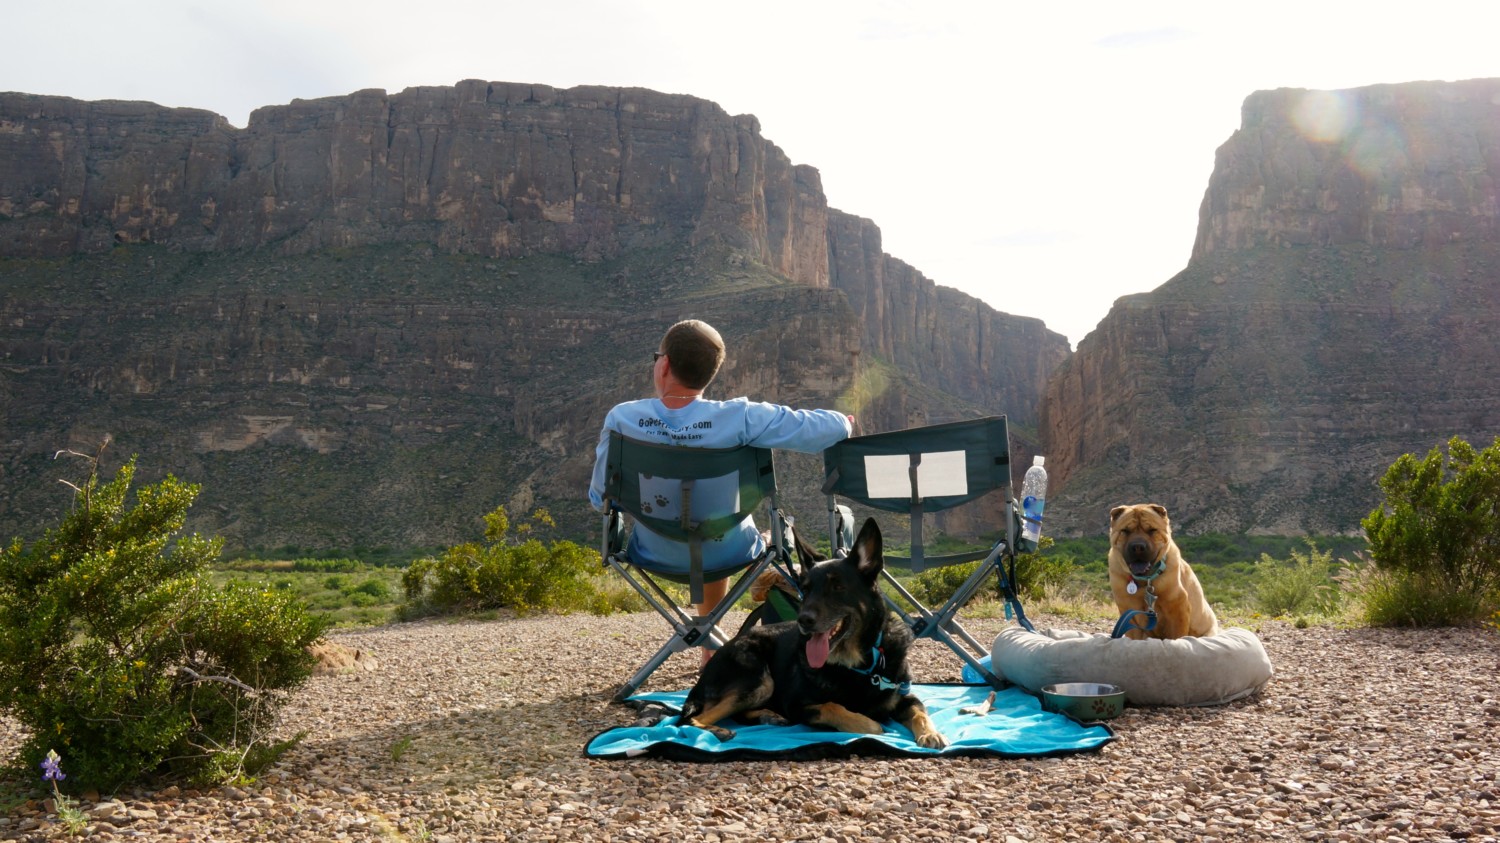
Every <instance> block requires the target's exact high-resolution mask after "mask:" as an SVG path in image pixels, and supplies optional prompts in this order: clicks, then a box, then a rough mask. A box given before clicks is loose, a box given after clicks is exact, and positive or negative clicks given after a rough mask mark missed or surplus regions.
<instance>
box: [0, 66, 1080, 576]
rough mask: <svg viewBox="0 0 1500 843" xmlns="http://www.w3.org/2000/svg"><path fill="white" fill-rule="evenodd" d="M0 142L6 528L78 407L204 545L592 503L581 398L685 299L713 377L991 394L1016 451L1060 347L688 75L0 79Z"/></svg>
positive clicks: (66, 442) (634, 383)
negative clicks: (674, 84)
mask: <svg viewBox="0 0 1500 843" xmlns="http://www.w3.org/2000/svg"><path fill="white" fill-rule="evenodd" d="M0 162H3V163H0V319H3V322H4V324H5V325H6V330H5V331H4V333H3V334H0V364H3V365H0V404H3V407H4V411H5V412H4V420H3V422H0V428H3V435H0V481H3V483H4V487H5V492H4V493H0V530H3V531H5V532H8V533H10V534H21V533H25V532H30V531H32V530H34V529H35V528H36V527H37V526H38V525H42V524H46V523H49V522H50V521H53V520H55V517H56V514H57V513H58V512H59V511H60V510H61V509H62V508H63V507H65V506H66V505H67V500H66V498H65V496H63V495H60V494H59V493H58V490H59V489H60V488H61V487H59V486H58V484H57V483H56V479H57V478H58V477H59V476H71V475H70V474H69V473H68V471H67V470H65V469H64V468H60V467H59V465H58V464H57V463H55V462H53V461H52V460H51V456H52V455H53V453H54V452H55V451H57V449H59V448H62V447H75V448H78V449H80V450H92V447H93V446H94V445H96V444H97V442H98V441H99V438H100V437H102V435H103V434H104V433H110V434H112V435H113V437H114V439H115V443H116V444H115V445H114V446H112V454H113V459H115V460H119V459H124V458H126V457H128V456H129V455H131V454H139V455H140V464H141V474H140V477H141V479H142V480H143V481H144V480H149V479H151V478H152V477H153V476H159V475H160V474H162V473H165V472H168V471H170V472H172V473H175V474H177V475H178V476H181V477H184V478H186V479H189V480H192V481H194V482H199V483H201V484H202V485H203V488H204V491H203V497H202V499H201V500H200V505H199V507H197V508H196V509H195V511H194V518H195V519H196V523H195V524H194V525H193V526H194V528H196V529H200V530H203V531H205V532H215V533H221V534H223V535H225V536H226V537H227V538H229V539H230V542H231V544H232V545H238V546H249V547H261V548H270V547H291V548H306V549H313V548H348V547H355V546H376V545H391V546H406V547H409V546H414V545H430V544H440V543H446V542H453V541H459V540H466V539H469V538H472V537H473V536H474V535H476V534H477V526H476V525H477V524H478V521H477V519H478V517H479V516H480V515H481V514H482V513H484V512H486V511H488V510H489V509H491V508H492V507H493V506H495V505H496V504H500V503H504V504H508V505H510V506H511V507H512V509H513V510H514V509H516V508H529V507H530V506H533V505H548V506H551V507H552V508H553V509H554V511H555V512H559V513H560V514H576V515H577V516H578V517H577V518H575V519H572V520H571V521H570V522H569V523H570V524H572V525H584V524H587V525H589V526H592V524H593V520H592V519H591V518H588V517H587V516H586V514H585V513H584V512H581V511H579V509H580V507H581V497H582V489H583V487H584V484H585V482H586V480H585V478H586V473H587V469H588V466H589V464H590V462H591V459H592V452H593V447H594V442H595V439H596V436H597V426H598V423H599V420H600V419H601V418H602V416H603V412H604V410H605V409H606V408H607V407H608V406H609V405H610V404H612V403H614V402H615V401H618V400H621V399H624V398H627V397H636V396H638V395H640V394H642V393H643V392H644V391H645V390H646V389H647V388H648V385H649V384H648V381H647V368H646V366H645V365H644V364H643V362H642V361H643V360H644V359H645V355H646V353H647V352H649V351H650V350H651V349H652V348H653V347H654V344H655V342H656V340H657V338H658V337H659V335H660V332H661V330H662V329H663V328H664V327H665V326H666V325H667V324H670V322H671V321H674V320H675V319H677V318H681V317H685V316H700V317H703V318H706V319H709V320H710V321H713V322H715V323H716V324H718V325H720V326H721V328H723V329H724V331H725V334H726V337H727V338H728V339H729V340H730V342H731V344H732V347H733V349H734V354H733V356H732V358H731V360H730V361H729V363H728V364H727V366H726V369H725V371H724V373H723V375H722V376H721V382H720V385H719V387H718V388H719V390H720V391H722V393H723V394H737V393H748V394H752V395H756V396H760V397H764V398H766V399H770V400H780V401H785V402H788V403H793V404H800V405H824V406H828V405H834V404H839V405H840V406H849V407H850V408H851V409H856V410H858V411H859V412H860V414H861V417H862V419H863V420H864V422H865V424H866V425H867V429H872V430H879V429H889V428H894V427H900V426H904V425H907V424H920V423H924V422H926V421H931V420H943V419H947V418H957V417H963V416H968V415H973V414H978V413H993V412H1004V413H1007V414H1008V415H1010V417H1011V418H1012V419H1013V420H1014V421H1015V422H1016V423H1017V424H1018V428H1017V447H1018V450H1021V451H1026V452H1029V450H1030V449H1034V442H1035V437H1034V435H1033V433H1032V432H1031V431H1032V430H1033V429H1034V428H1033V426H1034V425H1035V422H1036V419H1037V416H1038V404H1039V402H1040V398H1041V392H1042V385H1043V383H1044V382H1045V380H1046V378H1047V376H1048V375H1049V374H1050V373H1051V371H1052V369H1053V368H1055V367H1056V366H1057V365H1058V364H1060V363H1061V362H1062V361H1063V360H1064V359H1066V357H1067V356H1068V353H1069V351H1068V346H1067V342H1066V340H1065V339H1064V338H1063V337H1062V336H1060V335H1058V334H1056V333H1053V332H1050V331H1048V330H1046V328H1045V326H1044V325H1042V323H1041V322H1040V321H1038V320H1035V319H1028V318H1023V317H1016V316H1011V315H1008V314H1003V313H998V312H996V311H994V310H992V309H991V308H989V307H988V306H986V305H984V304H982V303H980V302H978V301H977V300H974V299H972V298H970V297H968V296H965V295H962V294H959V293H957V292H956V291H953V290H950V289H947V288H944V287H941V286H939V285H937V284H935V283H934V282H933V281H932V280H930V279H927V278H926V277H924V276H923V275H922V274H921V272H920V271H918V270H917V269H915V268H913V267H911V266H909V265H907V264H905V263H904V262H902V261H900V260H899V259H898V258H895V257H893V256H890V255H887V254H885V253H884V252H883V250H882V247H881V240H880V231H879V228H878V226H876V224H875V223H874V222H873V221H871V220H868V219H864V218H861V217H858V216H855V215H852V214H848V213H844V212H841V211H839V210H836V209H832V208H829V207H828V204H827V200H826V198H825V197H824V195H823V192H822V187H821V183H820V180H819V175H818V172H817V170H816V169H815V168H813V167H811V166H806V165H794V164H792V163H791V162H790V161H789V160H788V159H787V157H786V156H785V155H784V154H783V153H782V151H781V150H780V149H778V148H777V147H776V146H775V144H774V143H772V142H771V141H769V140H767V139H766V138H764V137H762V136H761V134H760V130H759V125H758V122H757V121H756V120H755V118H754V117H753V116H748V115H741V116H731V115H728V114H726V113H725V112H724V111H723V110H722V109H720V108H719V107H718V106H717V105H715V104H713V103H711V102H708V101H705V100H701V99H696V98H694V97H689V96H679V95H667V94H660V93H656V92H652V91H645V90H634V89H614V88H600V87H579V88H572V89H566V90H561V89H555V88H551V87H548V86H544V85H528V84H512V83H500V82H482V81H474V80H470V81H465V82H461V83H459V84H457V85H456V86H453V87H438V88H414V89H408V90H406V91H402V92H400V93H395V94H387V93H386V92H384V91H378V90H366V91H359V92H356V93H352V94H349V95H347V96H341V97H331V98H326V99H319V100H311V101H295V102H293V103H291V104H288V105H278V106H268V107H265V108H261V109H258V110H257V111H255V112H254V113H253V114H252V115H251V119H250V121H249V125H248V126H247V127H246V128H244V129H236V128H234V127H231V126H229V125H228V124H227V123H226V122H225V121H224V120H223V119H222V118H220V117H219V116H217V115H215V114H212V113H209V112H206V111H200V110H193V109H169V108H163V107H160V106H157V105H153V104H150V103H136V102H81V101H76V100H70V99H65V98H58V97H44V96H35V95H29V94H20V93H11V94H0ZM791 467H792V469H796V468H797V465H796V463H795V461H793V465H792V466H791ZM797 485H798V486H803V485H808V487H809V488H815V484H814V485H809V484H807V483H805V482H803V483H799V484H797ZM807 497H808V499H809V504H808V505H809V506H812V505H813V504H812V502H811V499H812V498H813V497H814V496H813V495H811V494H809V495H808V496H807ZM966 523H967V524H968V525H969V526H971V527H977V526H979V522H978V521H977V520H975V519H973V518H970V519H968V520H965V519H963V518H959V519H957V520H955V521H954V522H953V526H955V527H958V526H961V525H963V524H966ZM577 529H580V530H581V529H584V528H583V527H577Z"/></svg>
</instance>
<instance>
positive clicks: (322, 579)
mask: <svg viewBox="0 0 1500 843" xmlns="http://www.w3.org/2000/svg"><path fill="white" fill-rule="evenodd" d="M401 572H402V569H401V568H397V567H391V566H385V565H371V564H368V563H365V562H362V561H360V560H357V559H348V558H344V559H293V560H261V559H242V560H238V561H235V562H228V563H223V564H221V565H218V566H216V567H215V569H214V570H213V571H212V573H211V574H210V579H211V580H212V581H213V583H214V584H215V585H226V584H229V583H241V584H244V585H250V586H255V587H257V588H262V589H270V590H273V591H277V592H281V593H284V594H288V595H291V596H293V597H296V598H297V599H298V600H300V601H301V603H302V604H303V605H305V606H307V608H308V609H309V610H311V611H313V612H315V613H317V614H319V615H323V616H325V617H326V618H327V619H328V621H329V623H330V625H332V626H339V627H348V626H379V625H381V624H386V623H390V622H391V621H392V620H394V619H395V610H396V607H397V606H399V605H400V603H401Z"/></svg>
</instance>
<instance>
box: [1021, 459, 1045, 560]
mask: <svg viewBox="0 0 1500 843" xmlns="http://www.w3.org/2000/svg"><path fill="white" fill-rule="evenodd" d="M1046 461H1047V458H1046V457H1043V456H1040V455H1038V456H1035V457H1033V458H1032V460H1031V468H1028V469H1026V477H1025V479H1023V480H1022V481H1021V540H1022V541H1024V542H1029V543H1030V544H1031V547H1032V549H1035V548H1036V547H1037V545H1038V544H1039V543H1040V542H1041V540H1042V510H1043V509H1045V508H1046V507H1047V469H1045V468H1043V467H1042V464H1043V463H1044V462H1046Z"/></svg>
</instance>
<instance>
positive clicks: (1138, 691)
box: [990, 627, 1273, 705]
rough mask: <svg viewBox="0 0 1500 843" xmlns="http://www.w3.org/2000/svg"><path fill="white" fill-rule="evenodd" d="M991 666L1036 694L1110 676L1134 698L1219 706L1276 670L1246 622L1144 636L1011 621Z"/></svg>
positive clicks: (1260, 683)
mask: <svg viewBox="0 0 1500 843" xmlns="http://www.w3.org/2000/svg"><path fill="white" fill-rule="evenodd" d="M990 669H991V670H993V671H994V673H995V675H996V676H999V677H1003V678H1005V679H1006V680H1009V681H1010V682H1013V683H1015V684H1017V685H1020V686H1021V687H1022V688H1025V689H1026V690H1028V691H1031V692H1033V693H1035V692H1038V691H1039V690H1040V689H1041V687H1042V686H1043V685H1051V684H1053V683H1056V682H1106V683H1108V684H1111V685H1118V686H1119V687H1120V688H1122V689H1124V691H1125V701H1126V702H1128V703H1131V704H1134V705H1218V704H1219V703H1226V702H1229V701H1231V700H1237V699H1239V698H1240V697H1244V696H1248V695H1250V694H1253V693H1255V692H1256V691H1258V690H1260V689H1261V687H1262V686H1263V685H1265V684H1266V682H1268V681H1270V679H1271V675H1272V673H1273V671H1272V669H1271V660H1270V659H1269V658H1268V657H1267V656H1266V650H1265V647H1263V646H1261V643H1260V639H1259V638H1256V637H1255V633H1253V632H1251V631H1249V630H1248V629H1239V628H1228V629H1221V630H1220V631H1219V634H1217V635H1212V636H1208V637H1205V638H1192V637H1189V638H1177V639H1173V640H1167V641H1163V640H1158V639H1155V638H1148V639H1146V640H1144V641H1136V640H1133V639H1130V638H1110V637H1109V636H1108V635H1106V634H1104V633H1102V632H1101V633H1088V632H1076V631H1071V630H1059V629H1049V630H1044V631H1042V632H1030V631H1028V630H1025V629H1022V628H1020V627H1010V628H1008V629H1005V630H1002V631H1001V633H1000V634H999V635H997V636H995V645H994V647H993V649H991V651H990Z"/></svg>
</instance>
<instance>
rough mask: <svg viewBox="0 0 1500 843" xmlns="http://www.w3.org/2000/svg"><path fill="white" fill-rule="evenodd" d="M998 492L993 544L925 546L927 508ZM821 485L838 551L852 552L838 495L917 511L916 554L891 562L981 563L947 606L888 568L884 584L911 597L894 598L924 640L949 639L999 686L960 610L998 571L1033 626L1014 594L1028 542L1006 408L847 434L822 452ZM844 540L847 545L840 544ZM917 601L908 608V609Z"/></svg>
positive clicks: (917, 565) (913, 514) (1017, 610)
mask: <svg viewBox="0 0 1500 843" xmlns="http://www.w3.org/2000/svg"><path fill="white" fill-rule="evenodd" d="M996 490H999V491H1000V492H1001V494H1002V498H1001V501H1000V503H1001V504H1002V505H1003V506H1004V510H1003V519H1002V520H1003V522H1004V530H1003V532H1002V536H1001V538H1000V539H999V540H998V541H996V542H995V543H994V545H993V546H991V547H990V548H988V549H986V550H978V551H974V552H970V553H958V554H951V555H945V556H929V555H927V553H926V550H925V548H924V547H923V537H922V516H923V515H925V514H927V513H930V512H938V511H941V510H944V509H950V508H952V507H955V506H958V505H960V504H963V503H967V502H969V501H972V500H975V499H977V498H979V497H981V496H983V495H986V494H988V493H990V492H993V491H996ZM823 493H824V494H826V495H827V496H828V515H829V524H828V534H829V536H830V537H831V538H830V542H831V543H832V544H833V545H834V548H833V549H834V554H835V555H842V554H843V553H846V552H847V551H848V547H847V542H848V539H847V536H848V535H849V534H850V530H851V529H852V526H853V525H852V518H851V514H850V509H849V508H848V507H847V506H844V505H841V504H839V502H838V501H839V499H844V500H847V501H851V502H854V503H858V504H862V505H864V506H868V507H871V508H874V509H879V510H884V511H886V512H896V513H904V514H906V515H909V516H910V518H911V556H910V557H899V556H893V555H890V554H887V555H886V563H887V565H892V564H894V565H898V566H908V565H909V566H910V569H911V572H912V573H913V574H920V573H922V572H924V571H928V570H932V569H935V568H942V567H946V566H949V565H958V564H963V563H967V562H975V561H978V562H979V565H977V566H976V567H975V569H974V572H973V574H971V575H970V576H969V577H968V578H967V579H966V580H965V581H964V583H963V585H961V586H959V588H958V590H957V591H955V592H954V593H953V596H952V597H950V598H948V600H947V602H945V603H944V604H943V605H942V606H939V607H937V608H935V609H929V608H928V607H926V606H924V605H923V604H922V602H921V601H920V600H918V599H917V598H916V597H915V596H913V595H912V594H911V592H910V591H908V590H907V589H906V588H905V587H903V586H902V585H901V583H900V582H899V581H897V579H896V577H895V576H893V575H892V574H891V572H890V571H889V570H886V571H885V580H886V583H887V584H888V585H889V586H890V587H891V590H892V591H894V592H896V593H897V594H899V595H900V597H901V600H903V601H905V603H906V605H902V604H901V603H900V602H898V601H897V600H895V599H892V598H889V597H888V598H887V599H888V600H889V602H890V603H891V607H892V608H893V609H895V610H896V611H898V612H900V613H901V614H902V615H903V617H905V619H906V621H907V623H908V624H909V625H910V626H911V629H912V632H913V634H915V635H916V636H917V637H918V638H933V639H936V640H938V641H942V642H943V643H945V644H947V645H948V647H949V648H951V649H952V650H953V652H954V653H956V654H957V655H958V656H959V658H961V659H963V661H964V663H965V664H968V665H969V666H970V667H972V668H973V669H974V670H975V671H977V672H978V673H979V675H980V676H982V677H983V678H984V680H985V681H987V682H989V683H990V684H991V685H994V686H995V687H997V688H998V687H1001V686H1002V685H1003V684H1004V681H1003V680H1000V679H998V678H997V677H996V676H995V675H994V674H993V673H992V672H991V671H990V670H989V669H988V668H987V667H985V665H984V664H982V663H981V662H980V659H982V658H983V657H985V656H986V655H988V654H989V651H988V649H987V648H986V647H984V645H982V644H980V643H979V642H978V641H977V640H975V638H974V637H973V636H972V635H970V634H969V632H968V631H967V630H965V629H964V628H963V625H962V624H960V623H959V621H958V612H959V610H960V609H962V608H963V607H964V605H965V604H967V603H968V602H969V601H970V600H971V599H973V597H974V596H975V595H976V594H978V593H979V590H980V589H981V588H983V587H984V585H985V584H986V583H987V582H989V581H990V578H991V577H996V578H998V580H999V588H1000V594H1001V596H1002V598H1003V599H1004V600H1005V603H1006V613H1007V614H1011V613H1014V615H1015V617H1016V620H1017V622H1019V623H1020V624H1021V625H1022V626H1023V627H1025V628H1027V629H1031V623H1030V621H1028V620H1027V619H1026V615H1025V613H1024V612H1023V611H1022V609H1021V601H1020V598H1019V597H1018V596H1017V593H1016V579H1015V565H1016V562H1015V559H1016V553H1017V551H1018V550H1019V551H1021V552H1026V551H1030V550H1034V549H1035V548H1033V547H1030V546H1029V543H1027V544H1028V546H1025V547H1021V546H1019V545H1020V541H1019V540H1020V538H1021V529H1020V524H1021V522H1020V513H1019V508H1018V507H1017V506H1016V501H1015V496H1014V494H1013V492H1012V489H1011V476H1010V436H1009V431H1008V428H1007V425H1006V419H1005V417H1004V416H991V417H988V418H982V419H974V420H972V421H961V422H951V423H948V424H937V425H931V426H928V427H916V428H909V429H906V430H896V431H891V432H888V433H876V434H872V435H869V436H858V437H854V438H852V439H846V440H844V441H843V442H840V443H838V444H837V445H834V446H833V447H831V448H829V449H827V450H826V451H824V452H823ZM841 545H842V546H841ZM908 607H910V608H908Z"/></svg>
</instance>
